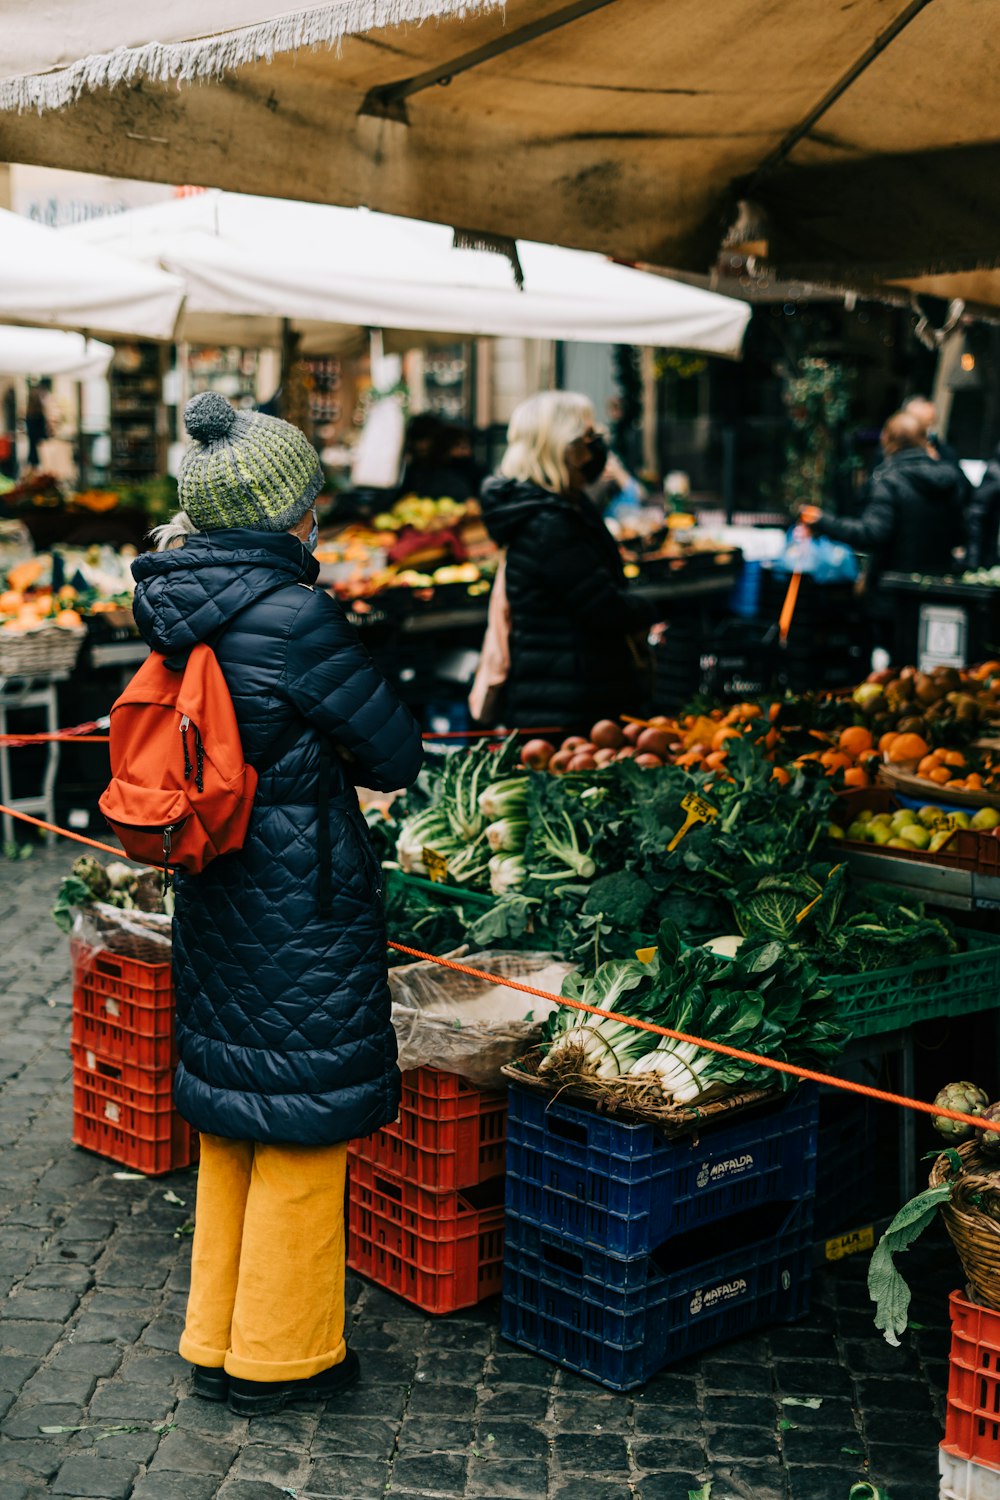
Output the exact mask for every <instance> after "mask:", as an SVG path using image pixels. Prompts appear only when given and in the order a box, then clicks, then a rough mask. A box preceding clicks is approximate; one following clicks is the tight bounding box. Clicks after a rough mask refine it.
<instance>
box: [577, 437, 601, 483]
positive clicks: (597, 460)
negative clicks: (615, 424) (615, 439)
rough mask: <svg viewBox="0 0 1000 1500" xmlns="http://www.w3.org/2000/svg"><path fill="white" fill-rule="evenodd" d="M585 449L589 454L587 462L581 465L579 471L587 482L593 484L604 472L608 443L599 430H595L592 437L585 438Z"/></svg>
mask: <svg viewBox="0 0 1000 1500" xmlns="http://www.w3.org/2000/svg"><path fill="white" fill-rule="evenodd" d="M587 451H588V453H589V455H590V456H589V457H588V459H587V462H586V463H585V464H582V465H581V467H580V473H581V474H582V475H583V477H584V479H585V480H586V482H587V484H593V483H594V481H595V480H596V479H600V477H601V475H602V474H603V473H604V468H605V465H606V464H607V461H608V445H607V443H606V442H605V441H604V438H603V437H602V436H601V434H600V433H599V432H595V433H594V435H593V437H591V438H588V439H587Z"/></svg>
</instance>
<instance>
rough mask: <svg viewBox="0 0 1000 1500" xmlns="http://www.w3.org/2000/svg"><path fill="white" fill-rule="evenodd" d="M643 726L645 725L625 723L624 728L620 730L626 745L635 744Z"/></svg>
mask: <svg viewBox="0 0 1000 1500" xmlns="http://www.w3.org/2000/svg"><path fill="white" fill-rule="evenodd" d="M644 727H645V726H644V725H642V724H626V725H625V728H624V729H623V730H622V737H623V739H624V740H625V743H626V744H627V745H635V744H637V743H638V740H639V736H640V734H642V731H643V728H644Z"/></svg>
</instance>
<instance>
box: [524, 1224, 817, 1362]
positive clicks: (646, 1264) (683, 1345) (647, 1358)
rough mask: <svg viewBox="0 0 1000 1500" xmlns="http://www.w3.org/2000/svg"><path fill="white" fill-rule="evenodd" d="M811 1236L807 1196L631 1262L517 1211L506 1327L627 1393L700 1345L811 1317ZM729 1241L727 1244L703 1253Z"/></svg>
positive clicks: (552, 1356)
mask: <svg viewBox="0 0 1000 1500" xmlns="http://www.w3.org/2000/svg"><path fill="white" fill-rule="evenodd" d="M812 1241H813V1223H812V1202H811V1200H810V1199H804V1200H803V1201H802V1202H801V1203H797V1204H769V1205H768V1206H767V1207H765V1208H761V1209H753V1210H749V1211H748V1212H746V1213H743V1214H740V1215H737V1217H736V1218H735V1219H733V1220H731V1221H730V1222H729V1223H727V1225H726V1226H725V1232H724V1233H722V1232H714V1233H706V1232H705V1231H704V1230H698V1231H695V1232H694V1233H692V1234H689V1235H685V1236H683V1237H682V1238H681V1239H678V1240H671V1241H668V1243H667V1244H666V1245H664V1246H662V1247H661V1248H660V1250H659V1251H658V1252H657V1254H656V1255H654V1256H643V1257H640V1258H638V1259H637V1260H634V1261H620V1260H617V1259H616V1258H615V1257H613V1256H602V1255H601V1254H599V1252H597V1251H594V1250H589V1249H588V1248H587V1247H586V1246H581V1245H577V1244H574V1243H573V1242H572V1241H569V1240H566V1239H564V1238H562V1237H560V1236H558V1235H555V1234H553V1233H552V1231H551V1230H546V1229H539V1228H538V1226H537V1225H533V1224H526V1223H524V1222H523V1221H519V1220H518V1219H517V1218H515V1217H514V1216H512V1215H510V1214H508V1216H507V1226H506V1243H505V1249H504V1290H503V1303H502V1307H501V1313H500V1331H501V1333H502V1334H503V1336H504V1338H506V1339H509V1340H510V1341H511V1342H512V1343H514V1344H518V1345H520V1346H521V1347H522V1348H524V1349H531V1350H533V1351H534V1352H535V1353H536V1354H541V1355H543V1356H544V1357H545V1358H546V1359H551V1360H554V1361H555V1363H556V1364H559V1365H562V1366H563V1367H564V1368H565V1369H569V1370H576V1371H577V1372H578V1373H579V1374H581V1375H585V1376H587V1377H588V1379H590V1380H596V1381H597V1382H598V1383H599V1384H601V1385H605V1386H608V1387H609V1388H610V1389H611V1390H616V1391H624V1390H629V1389H631V1388H632V1387H633V1386H637V1385H642V1384H643V1382H644V1381H646V1380H649V1379H650V1378H651V1377H652V1376H653V1375H655V1374H656V1373H657V1371H658V1370H661V1369H663V1367H664V1366H665V1365H668V1364H672V1363H674V1362H675V1361H676V1360H679V1359H684V1358H686V1357H687V1356H688V1355H689V1354H693V1353H696V1352H697V1351H698V1350H700V1349H707V1348H710V1347H712V1346H713V1345H715V1344H721V1343H723V1342H724V1341H725V1340H727V1339H731V1338H735V1337H737V1336H738V1335H740V1334H743V1333H746V1332H747V1331H748V1330H749V1329H751V1328H756V1327H759V1326H760V1325H762V1324H767V1323H785V1322H790V1321H792V1320H793V1319H795V1318H799V1317H801V1316H802V1315H803V1314H804V1313H806V1312H807V1311H808V1308H809V1292H810V1275H811V1270H812ZM720 1242H722V1243H724V1244H725V1246H726V1248H725V1251H724V1252H721V1253H716V1254H714V1255H707V1256H706V1252H707V1251H708V1250H709V1247H710V1246H713V1247H717V1246H718V1245H719V1244H720ZM674 1256H676V1259H672V1257H674ZM623 1278H624V1279H625V1282H626V1284H625V1285H622V1284H621V1282H622V1279H623Z"/></svg>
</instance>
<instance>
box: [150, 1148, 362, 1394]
mask: <svg viewBox="0 0 1000 1500" xmlns="http://www.w3.org/2000/svg"><path fill="white" fill-rule="evenodd" d="M346 1167H347V1146H346V1145H337V1146H316V1147H313V1146H267V1145H261V1144H259V1143H255V1142H253V1141H231V1140H226V1139H225V1138H224V1137H222V1136H217V1135H203V1136H202V1137H201V1166H200V1168H199V1172H198V1197H197V1204H196V1208H195V1227H194V1243H193V1246H192V1252H191V1291H190V1293H189V1296H188V1306H187V1320H186V1324H185V1328H184V1333H183V1334H182V1336H181V1341H180V1353H181V1355H182V1357H183V1358H184V1359H189V1360H190V1361H191V1362H192V1363H193V1364H196V1365H204V1366H207V1367H208V1368H210V1369H219V1368H224V1369H225V1370H226V1371H227V1373H228V1374H230V1375H235V1376H237V1377H238V1378H239V1379H242V1380H305V1379H308V1377H309V1376H310V1375H318V1374H319V1373H320V1371H321V1370H327V1369H329V1368H330V1366H331V1365H336V1364H339V1363H340V1361H341V1360H342V1359H343V1358H344V1356H345V1354H346V1352H347V1351H346V1345H345V1343H344V1253H345V1246H344V1179H345V1173H346Z"/></svg>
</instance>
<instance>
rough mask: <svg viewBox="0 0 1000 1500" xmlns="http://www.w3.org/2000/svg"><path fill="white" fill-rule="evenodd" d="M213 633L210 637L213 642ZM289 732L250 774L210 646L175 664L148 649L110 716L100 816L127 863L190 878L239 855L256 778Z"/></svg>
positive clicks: (292, 737) (289, 733) (286, 744)
mask: <svg viewBox="0 0 1000 1500" xmlns="http://www.w3.org/2000/svg"><path fill="white" fill-rule="evenodd" d="M217 638H218V635H217V636H216V639H217ZM302 729H303V725H302V723H301V721H300V722H298V723H295V724H292V725H291V726H290V728H289V729H288V730H286V731H285V733H283V734H281V735H279V736H278V738H277V739H276V740H275V742H274V744H272V745H271V746H269V747H268V751H267V755H266V759H265V760H263V761H259V762H258V765H257V767H256V769H255V768H254V767H253V766H251V765H248V764H247V762H246V761H245V760H244V758H243V746H242V744H241V742H240V731H239V725H238V724H237V722H236V711H235V709H234V708H233V700H232V698H231V697H230V694H229V688H228V686H227V684H226V679H225V677H224V676H223V674H222V669H221V667H220V666H219V663H218V661H217V660H216V656H215V652H214V650H213V649H212V647H211V646H209V645H206V644H205V643H204V642H200V643H199V644H198V645H196V646H194V647H193V648H192V650H191V652H190V654H189V655H187V656H186V657H180V658H178V659H174V658H172V657H167V656H164V655H162V654H161V653H160V652H158V651H151V652H150V654H149V657H148V658H147V660H146V661H145V662H144V663H143V665H142V666H141V667H140V668H139V670H138V672H136V674H135V676H134V677H133V678H132V681H131V682H130V683H129V685H128V687H127V688H126V689H125V691H124V692H123V693H122V695H121V696H120V697H119V698H118V699H117V700H116V702H115V704H114V706H113V707H112V709H111V728H110V740H111V744H110V751H111V771H112V781H111V783H110V785H109V786H108V787H107V789H106V790H105V791H104V792H103V793H102V795H101V797H100V801H99V806H100V809H101V812H102V813H103V814H104V816H105V818H106V819H107V821H108V822H109V824H110V825H111V827H112V829H113V830H114V832H115V833H116V834H117V836H118V840H119V842H120V843H121V846H122V848H123V849H124V850H125V853H126V854H127V855H128V857H129V858H130V859H134V860H136V861H138V862H139V863H141V864H147V865H158V866H162V868H163V874H164V880H166V878H167V875H168V872H169V871H170V870H172V869H175V870H186V871H188V872H189V873H196V872H198V871H200V870H203V869H204V868H205V866H206V865H207V864H210V863H211V861H212V860H213V859H215V858H216V857H217V855H220V854H227V853H229V852H230V850H233V849H241V848H242V847H243V841H244V839H245V837H246V831H247V824H248V823H249V821H250V813H251V811H252V809H253V800H254V796H255V794H256V791H257V781H258V776H259V774H260V773H261V772H263V771H265V770H269V769H270V768H271V767H272V766H273V765H275V764H276V763H277V761H278V760H279V759H280V758H281V756H282V755H284V753H285V751H286V750H289V749H290V748H291V746H292V745H293V744H294V743H295V742H296V741H297V740H298V739H299V737H300V736H301V734H302Z"/></svg>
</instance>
